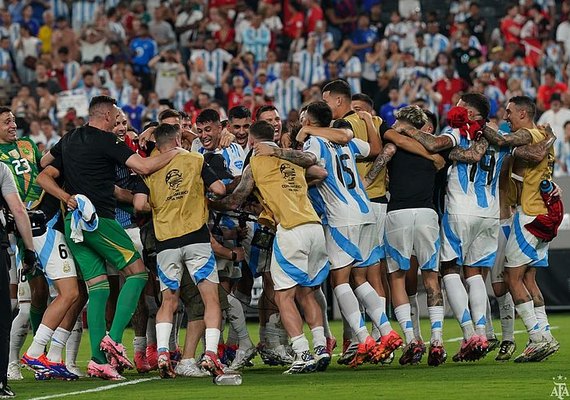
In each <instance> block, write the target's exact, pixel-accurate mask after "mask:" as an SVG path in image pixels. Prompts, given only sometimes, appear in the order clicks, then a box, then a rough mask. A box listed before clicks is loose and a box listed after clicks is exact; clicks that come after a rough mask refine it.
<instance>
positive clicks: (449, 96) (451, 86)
mask: <svg viewBox="0 0 570 400" xmlns="http://www.w3.org/2000/svg"><path fill="white" fill-rule="evenodd" d="M467 88H468V84H467V82H465V81H464V80H463V79H461V78H458V77H455V69H454V68H453V67H452V66H448V67H447V69H446V70H445V76H444V77H443V79H441V80H439V81H437V82H436V83H435V90H436V91H437V92H438V93H440V94H441V103H439V108H438V111H439V115H440V117H441V116H444V115H446V114H447V111H449V109H450V108H451V107H453V106H454V105H455V103H454V102H453V95H454V94H455V93H461V92H463V91H465V90H467Z"/></svg>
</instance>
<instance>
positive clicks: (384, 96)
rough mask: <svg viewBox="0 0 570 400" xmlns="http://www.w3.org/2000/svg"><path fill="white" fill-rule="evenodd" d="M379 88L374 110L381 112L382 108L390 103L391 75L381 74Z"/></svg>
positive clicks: (378, 81) (376, 91) (376, 93)
mask: <svg viewBox="0 0 570 400" xmlns="http://www.w3.org/2000/svg"><path fill="white" fill-rule="evenodd" d="M377 85H378V86H377V88H376V90H375V91H374V96H373V100H374V109H375V110H378V113H379V112H380V111H379V110H380V108H381V107H382V106H383V105H384V104H386V103H388V102H389V101H390V75H388V73H387V72H380V73H379V74H378V79H377Z"/></svg>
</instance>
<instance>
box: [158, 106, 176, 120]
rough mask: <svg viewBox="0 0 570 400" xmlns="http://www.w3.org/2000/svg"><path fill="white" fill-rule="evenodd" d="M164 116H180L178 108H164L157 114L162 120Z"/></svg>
mask: <svg viewBox="0 0 570 400" xmlns="http://www.w3.org/2000/svg"><path fill="white" fill-rule="evenodd" d="M166 118H180V113H179V112H178V110H175V109H173V108H167V109H166V110H162V111H161V112H160V114H158V120H159V121H161V122H162V121H164V120H165V119H166Z"/></svg>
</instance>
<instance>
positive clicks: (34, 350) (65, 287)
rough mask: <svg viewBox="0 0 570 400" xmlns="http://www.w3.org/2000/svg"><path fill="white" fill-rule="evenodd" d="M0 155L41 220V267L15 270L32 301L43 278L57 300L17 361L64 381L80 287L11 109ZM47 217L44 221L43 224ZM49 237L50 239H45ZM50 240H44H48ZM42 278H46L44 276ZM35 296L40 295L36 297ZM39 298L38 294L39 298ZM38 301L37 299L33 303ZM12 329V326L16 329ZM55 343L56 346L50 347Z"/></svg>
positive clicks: (52, 204)
mask: <svg viewBox="0 0 570 400" xmlns="http://www.w3.org/2000/svg"><path fill="white" fill-rule="evenodd" d="M0 120H1V125H0V153H1V154H2V157H0V158H1V161H2V162H3V163H4V164H6V165H7V166H9V168H10V169H11V171H12V173H13V175H14V178H15V180H16V183H17V186H18V191H19V194H20V198H21V199H22V200H23V201H25V202H26V203H27V204H28V206H29V207H30V208H36V209H37V210H41V212H42V215H41V216H39V217H40V219H42V220H41V221H34V222H36V224H37V225H38V229H37V230H34V235H35V237H34V239H33V241H34V248H35V249H36V251H37V253H38V254H40V256H41V258H40V268H39V269H38V270H37V271H34V270H33V269H30V270H28V271H24V270H22V271H20V273H21V275H27V278H29V279H30V282H31V283H32V286H31V288H32V303H33V302H34V301H33V300H34V297H35V296H37V295H38V294H37V293H34V291H35V290H34V289H35V288H36V287H37V283H40V287H43V286H44V285H45V277H47V278H48V279H49V280H50V281H52V282H53V285H54V286H55V289H56V291H57V293H58V296H57V297H56V298H55V300H54V301H53V302H52V303H51V304H50V305H49V307H48V308H47V310H46V312H45V313H44V315H43V317H42V318H41V320H40V321H41V323H40V324H39V326H38V327H37V331H36V332H35V336H34V340H33V341H32V344H31V346H30V347H29V348H28V351H27V352H26V353H25V354H24V356H23V358H22V362H23V363H24V364H26V365H27V366H29V367H30V368H32V369H34V370H35V371H36V372H38V373H39V374H49V375H54V376H57V377H60V378H64V379H77V375H75V374H71V373H70V372H69V371H68V370H67V368H66V367H65V365H64V364H63V363H62V359H61V358H62V355H61V350H62V349H63V347H64V346H65V342H66V341H67V339H68V337H69V334H70V332H69V330H71V328H72V327H73V324H74V322H75V319H76V318H77V313H76V312H75V310H74V309H73V305H74V304H75V303H76V302H77V300H78V299H79V289H78V285H77V277H76V272H75V264H74V262H73V259H72V258H71V257H69V256H70V254H69V250H68V249H67V246H66V244H65V240H64V237H63V234H62V233H61V232H59V231H57V230H56V229H54V226H55V224H56V223H57V222H58V219H59V212H58V208H59V207H58V206H59V205H58V204H57V200H56V199H54V198H53V197H51V196H43V197H42V189H41V187H40V186H39V185H38V183H37V181H36V179H37V176H38V164H39V161H40V158H41V154H40V153H39V151H38V149H37V147H36V146H35V144H34V143H33V142H32V141H30V140H29V139H17V138H16V128H17V127H16V121H15V117H14V115H13V114H12V112H11V111H10V109H8V108H5V107H0ZM43 218H49V222H48V221H45V220H43ZM48 237H49V238H48ZM48 239H49V240H48ZM32 257H33V258H34V259H35V253H33V254H32V253H29V252H27V251H24V260H25V262H26V264H27V265H29V266H32V265H33V263H31V262H30V259H31V258H32ZM44 275H45V277H44ZM40 295H42V294H41V293H40ZM42 296H43V295H42ZM36 301H37V300H36ZM16 329H17V327H16ZM52 337H53V342H52V346H51V348H50V353H49V356H46V355H44V350H45V346H46V345H47V344H48V343H49V342H50V340H51V339H52ZM53 344H55V346H54V345H53Z"/></svg>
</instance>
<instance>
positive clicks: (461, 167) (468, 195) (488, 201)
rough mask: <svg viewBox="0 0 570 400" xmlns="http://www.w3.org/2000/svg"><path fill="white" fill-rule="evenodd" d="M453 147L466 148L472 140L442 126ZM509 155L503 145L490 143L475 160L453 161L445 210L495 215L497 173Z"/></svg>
mask: <svg viewBox="0 0 570 400" xmlns="http://www.w3.org/2000/svg"><path fill="white" fill-rule="evenodd" d="M442 135H446V136H449V137H450V138H451V139H452V141H453V144H454V146H460V147H461V148H464V149H467V148H469V147H470V146H471V144H472V141H470V140H469V139H467V138H466V137H465V136H461V134H460V133H459V130H458V129H453V128H450V127H448V128H446V130H445V131H444V132H443V133H442ZM508 154H509V149H508V148H507V147H503V148H499V147H498V146H494V145H490V146H489V148H488V149H487V152H486V153H485V155H484V156H483V157H482V158H481V160H480V161H479V162H478V163H475V164H467V163H464V162H459V161H455V162H454V163H453V165H452V166H451V168H450V169H449V177H448V180H447V194H446V200H445V203H446V209H447V212H448V213H449V214H455V215H472V216H476V217H484V218H499V190H498V188H499V174H500V172H501V167H502V165H503V162H504V161H505V157H506V156H507V155H508Z"/></svg>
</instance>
